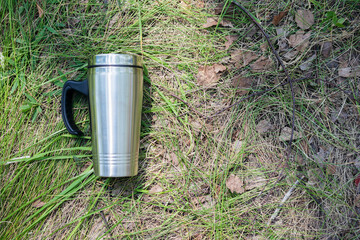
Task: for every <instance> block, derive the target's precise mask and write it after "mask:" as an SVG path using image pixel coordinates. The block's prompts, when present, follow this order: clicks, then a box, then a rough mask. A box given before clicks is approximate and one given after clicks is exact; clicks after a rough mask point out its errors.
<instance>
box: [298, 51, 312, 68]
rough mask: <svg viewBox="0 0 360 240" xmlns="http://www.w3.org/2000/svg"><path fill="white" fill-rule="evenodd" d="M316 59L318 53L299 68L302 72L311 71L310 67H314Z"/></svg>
mask: <svg viewBox="0 0 360 240" xmlns="http://www.w3.org/2000/svg"><path fill="white" fill-rule="evenodd" d="M315 59H316V53H315V54H314V55H312V56H311V57H309V58H308V59H307V60H306V61H304V62H303V63H301V64H300V66H299V68H300V69H301V70H302V71H306V70H309V69H310V67H311V66H312V65H313V61H314V60H315Z"/></svg>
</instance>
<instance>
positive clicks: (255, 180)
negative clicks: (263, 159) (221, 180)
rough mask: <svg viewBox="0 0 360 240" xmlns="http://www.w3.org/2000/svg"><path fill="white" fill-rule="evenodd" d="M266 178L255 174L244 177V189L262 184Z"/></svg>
mask: <svg viewBox="0 0 360 240" xmlns="http://www.w3.org/2000/svg"><path fill="white" fill-rule="evenodd" d="M266 182H267V180H266V178H265V177H264V176H255V177H251V178H247V179H245V190H251V189H254V188H258V187H261V186H264V185H265V184H266Z"/></svg>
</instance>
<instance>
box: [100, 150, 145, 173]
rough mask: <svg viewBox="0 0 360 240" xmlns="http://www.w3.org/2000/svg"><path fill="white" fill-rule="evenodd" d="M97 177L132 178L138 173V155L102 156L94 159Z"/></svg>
mask: <svg viewBox="0 0 360 240" xmlns="http://www.w3.org/2000/svg"><path fill="white" fill-rule="evenodd" d="M94 170H95V175H96V176H99V177H131V176H135V175H137V173H138V154H136V156H131V155H130V154H100V155H99V156H98V157H94Z"/></svg>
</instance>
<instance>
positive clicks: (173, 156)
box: [0, 0, 360, 239]
mask: <svg viewBox="0 0 360 240" xmlns="http://www.w3.org/2000/svg"><path fill="white" fill-rule="evenodd" d="M187 2H188V3H189V5H188V6H187V5H179V3H178V2H177V1H135V0H132V1H109V2H108V3H107V4H105V3H103V2H101V3H99V2H96V1H81V2H79V3H70V2H64V1H56V0H46V1H42V2H41V3H39V4H40V5H39V7H41V8H42V9H43V10H44V15H43V16H42V17H40V16H39V12H38V8H37V6H36V4H37V3H36V1H20V2H18V1H13V0H10V1H3V2H2V3H1V10H0V17H1V19H2V23H1V25H0V29H1V33H2V38H0V47H1V52H2V54H3V56H4V58H5V59H4V64H3V65H1V66H0V109H1V114H0V143H1V145H0V159H1V160H0V161H1V162H0V177H1V180H0V238H1V239H47V238H49V239H53V238H54V239H63V238H67V239H97V238H98V239H99V238H110V237H113V238H115V239H120V238H121V239H134V238H138V239H144V238H145V239H147V238H149V239H159V238H160V239H171V238H176V237H177V238H180V239H255V238H256V237H258V238H257V239H261V237H262V238H263V239H280V238H283V239H298V238H301V237H302V236H304V238H306V239H310V238H314V237H315V238H319V239H320V238H322V237H330V236H333V237H334V236H337V237H338V238H341V239H356V236H357V235H358V234H359V232H358V229H357V225H358V221H359V220H360V219H359V215H358V214H357V213H356V211H355V207H354V198H355V196H356V188H355V186H354V184H353V179H354V178H355V176H356V175H357V172H358V170H357V169H356V167H355V166H354V164H353V162H356V161H358V160H357V152H358V151H359V150H358V148H359V147H358V146H359V127H358V123H359V122H358V117H359V116H358V114H359V106H358V104H357V103H354V102H352V101H350V100H349V98H348V97H347V95H346V94H344V93H343V92H341V91H340V90H339V89H337V88H335V87H333V86H330V85H328V84H326V83H324V82H318V81H315V80H313V79H310V80H307V81H303V82H297V83H296V84H295V89H296V91H295V96H296V115H295V116H296V121H295V125H296V128H295V130H296V131H298V132H301V133H302V134H303V135H304V137H303V138H302V139H296V140H295V141H294V144H293V151H292V157H291V161H290V162H289V163H288V168H285V170H284V174H285V175H284V178H283V179H281V180H280V181H277V177H278V176H279V173H280V172H281V169H280V167H279V166H280V163H281V161H282V159H284V158H285V156H286V147H287V145H286V143H283V142H280V141H279V139H278V136H279V134H280V132H281V129H282V128H284V127H285V126H290V124H291V112H292V104H291V94H290V90H289V87H288V86H284V87H280V88H277V89H276V90H274V91H272V92H269V93H266V94H264V95H263V96H258V97H254V98H251V99H249V100H246V101H244V102H242V103H241V104H239V105H238V106H236V107H234V108H232V109H230V110H228V111H225V112H223V113H221V114H219V115H217V116H216V117H214V118H213V119H212V120H207V119H204V118H201V117H200V116H197V115H196V114H195V113H194V112H193V111H192V110H191V109H190V108H188V107H187V106H186V105H185V104H183V103H182V102H181V101H179V100H177V99H176V98H174V97H173V96H171V95H170V94H168V93H169V92H170V93H172V94H174V95H176V96H178V97H179V98H181V99H183V100H184V101H186V102H188V103H189V104H190V105H191V106H193V107H194V108H195V109H196V110H198V111H199V112H201V113H203V114H204V115H206V116H211V115H212V114H214V113H215V112H217V111H218V110H220V109H222V108H223V107H225V106H227V105H228V104H230V103H232V102H234V101H236V100H238V99H239V98H240V97H241V96H240V94H239V92H238V89H234V87H233V86H232V85H231V81H232V80H231V79H232V77H234V76H237V75H239V74H240V75H242V76H247V77H250V78H252V79H254V84H253V86H252V87H251V88H252V89H251V90H250V92H253V91H258V90H259V89H265V88H268V87H272V86H274V84H277V83H279V82H282V81H283V80H284V79H285V76H284V74H283V73H282V72H281V71H278V70H277V69H276V68H274V69H272V70H270V71H267V72H261V73H253V72H251V71H250V70H249V67H245V68H243V69H234V67H232V66H231V64H230V63H228V62H227V60H226V58H227V57H229V56H230V53H231V51H233V50H235V49H250V50H252V51H255V52H257V53H258V54H259V55H260V54H263V55H266V56H272V55H271V52H270V51H269V50H266V51H265V52H264V53H262V52H261V50H260V45H261V44H262V43H263V42H264V40H265V39H264V38H263V37H262V36H261V35H260V33H256V34H255V35H254V36H252V37H250V38H249V37H247V36H246V33H248V32H249V28H248V27H249V26H250V21H249V20H248V19H247V18H246V17H245V15H244V14H242V13H241V12H239V11H234V12H230V13H226V14H225V11H224V12H223V14H222V17H225V18H227V19H228V20H231V22H232V23H233V24H234V29H235V30H234V29H230V28H226V27H222V26H220V25H219V26H217V27H212V28H209V29H203V27H202V25H203V24H204V23H205V22H206V18H207V17H211V16H213V15H212V11H213V10H212V9H213V8H214V7H215V6H216V4H215V3H210V2H206V3H205V6H204V7H203V8H202V7H199V6H198V5H197V4H198V1H187ZM310 3H311V11H312V12H313V13H314V15H315V19H316V24H315V25H313V26H312V28H311V30H312V34H311V41H310V46H309V47H308V50H307V51H305V52H304V53H302V54H301V57H299V60H298V61H295V62H291V61H289V62H287V63H288V65H287V67H288V70H289V72H290V74H291V76H292V77H293V78H294V79H295V78H299V77H301V76H302V75H303V74H304V72H302V71H300V70H299V68H298V66H299V65H300V64H301V63H302V61H303V60H306V59H307V58H309V57H310V56H311V55H312V54H311V53H312V51H316V49H317V47H318V46H319V44H320V43H322V42H324V41H329V40H331V41H332V42H333V46H334V51H333V52H332V53H331V54H332V55H331V58H332V59H335V60H338V59H339V57H341V56H342V55H344V54H348V55H347V56H349V58H356V57H358V50H359V47H360V46H359V40H360V39H359V36H360V35H359V33H360V31H359V25H358V24H357V21H358V18H357V14H358V13H359V7H358V6H357V5H356V4H357V3H356V1H337V2H336V3H334V4H332V5H331V3H329V1H310ZM246 7H247V8H248V9H249V10H250V11H251V12H252V14H253V15H254V16H255V17H256V18H258V19H259V21H261V23H262V24H263V26H264V27H265V29H266V31H267V32H268V33H269V34H271V35H272V36H276V30H275V27H274V26H273V25H271V24H267V21H268V20H269V19H271V17H272V16H273V15H275V14H277V13H278V12H280V11H283V10H285V9H287V8H288V9H289V13H288V16H287V17H285V18H284V20H283V22H282V24H284V25H286V26H288V27H289V32H290V34H293V33H295V32H296V31H297V30H298V29H297V27H296V24H295V22H294V21H293V20H291V17H293V16H294V14H295V12H296V10H297V9H300V8H305V7H307V6H305V5H301V4H300V3H297V2H291V1H288V2H283V1H275V0H273V1H263V2H259V3H256V4H255V3H247V4H246ZM327 12H334V13H336V16H337V18H338V19H341V18H345V19H346V22H345V23H344V27H338V26H336V25H334V23H333V22H332V21H327V20H326V16H327V15H326V13H327ZM322 20H324V22H322V23H321V21H322ZM320 23H321V24H320ZM229 34H238V35H239V39H238V40H237V41H236V42H235V43H234V44H233V46H232V47H231V48H230V49H229V50H225V49H224V42H225V37H226V36H227V35H229ZM272 39H273V42H274V44H275V46H276V37H272ZM110 52H114V53H133V54H139V55H142V56H143V57H144V66H146V70H145V71H147V72H145V73H144V75H145V79H144V81H145V85H144V86H145V88H144V106H143V116H142V133H141V149H140V173H139V175H138V176H136V177H132V178H124V179H103V178H98V177H96V176H95V175H94V174H93V170H92V165H91V164H90V163H91V160H92V155H91V138H90V137H89V136H90V132H89V131H90V126H89V116H88V109H87V107H86V102H85V101H84V100H83V99H81V98H80V97H78V99H77V104H75V109H76V110H75V115H76V120H77V122H78V125H79V126H80V128H81V129H83V130H84V131H85V134H86V136H84V137H81V138H78V137H74V136H71V135H70V134H68V133H67V131H66V129H65V128H64V125H63V123H62V119H61V115H60V97H61V87H62V86H63V84H64V82H65V81H67V80H70V79H71V80H82V79H84V78H85V77H86V72H87V68H86V66H87V59H88V57H89V56H91V55H93V54H98V53H110ZM281 55H283V53H281ZM317 55H318V56H317V59H316V61H315V62H314V67H313V69H312V73H314V74H315V75H317V76H319V77H325V79H326V80H327V81H332V82H334V83H336V84H337V85H339V86H341V87H343V88H344V89H345V90H347V91H349V92H352V93H354V95H355V94H356V93H357V92H358V84H359V82H358V78H356V77H352V78H344V79H341V78H338V76H337V71H336V70H332V69H330V68H327V67H326V63H327V62H328V61H329V58H328V59H325V58H323V57H322V56H321V54H320V53H319V52H318V53H317ZM224 59H225V60H224ZM219 62H221V63H223V64H224V65H227V67H228V71H227V73H226V74H224V75H223V76H222V78H221V80H220V82H219V83H218V84H217V85H216V86H215V87H212V88H204V87H201V86H199V85H198V84H197V80H196V75H197V72H198V68H199V66H200V65H204V64H208V65H210V64H213V63H219ZM164 90H166V91H164ZM263 119H265V120H268V121H269V122H271V123H273V125H274V129H272V131H270V132H269V133H266V134H265V135H263V136H260V135H259V134H258V133H257V131H256V125H257V124H258V122H259V121H260V120H263ZM236 140H241V141H242V147H241V149H238V150H237V151H234V150H233V144H234V142H235V141H236ZM321 149H322V150H323V154H324V155H323V156H322V158H324V159H322V161H320V162H319V161H317V160H316V159H318V158H319V156H320V155H321V151H320V150H321ZM319 154H320V155H319ZM300 158H301V159H302V161H303V162H301V161H300V160H299V159H300ZM320 158H321V156H320ZM329 165H334V166H336V173H335V174H329V173H328V172H327V171H326V169H327V168H328V166H329ZM230 174H235V175H237V176H239V177H241V178H242V179H245V180H246V179H247V180H249V181H251V179H253V178H256V177H262V178H265V179H266V180H267V181H268V183H267V184H266V185H262V186H258V187H255V188H253V189H251V190H248V191H245V192H244V193H242V194H236V193H231V192H230V191H229V190H228V189H227V187H226V180H227V178H228V177H229V175H230ZM302 175H304V176H305V179H306V180H305V182H304V184H303V185H299V187H298V188H297V189H296V190H295V191H294V192H293V194H292V195H291V197H290V199H289V200H288V201H287V202H286V203H285V205H284V206H283V208H282V210H281V212H280V214H279V216H278V218H277V219H276V221H275V222H274V223H273V224H271V225H270V226H267V225H266V223H267V221H268V220H269V218H270V216H271V214H272V213H273V212H274V211H275V209H276V207H277V206H278V204H279V203H280V201H281V199H282V198H283V197H284V195H285V194H286V192H287V191H288V190H289V188H290V187H291V186H292V185H293V184H294V183H295V181H296V179H297V177H300V176H302ZM155 185H158V186H159V187H161V189H162V191H161V192H159V193H154V194H150V193H149V190H150V189H151V188H152V187H153V186H155ZM314 198H316V199H314ZM318 199H320V200H321V201H320V204H319V203H317V200H318ZM39 202H40V203H41V206H40V205H36V204H39ZM103 217H104V218H105V219H106V222H107V224H108V227H107V226H106V224H105V221H104V220H103Z"/></svg>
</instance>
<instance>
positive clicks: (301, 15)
mask: <svg viewBox="0 0 360 240" xmlns="http://www.w3.org/2000/svg"><path fill="white" fill-rule="evenodd" d="M295 22H296V23H297V25H298V27H299V28H301V29H303V30H306V29H309V28H310V27H311V26H312V25H313V24H314V22H315V21H314V15H313V14H312V12H311V11H310V10H306V9H305V10H298V11H297V12H296V14H295Z"/></svg>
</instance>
